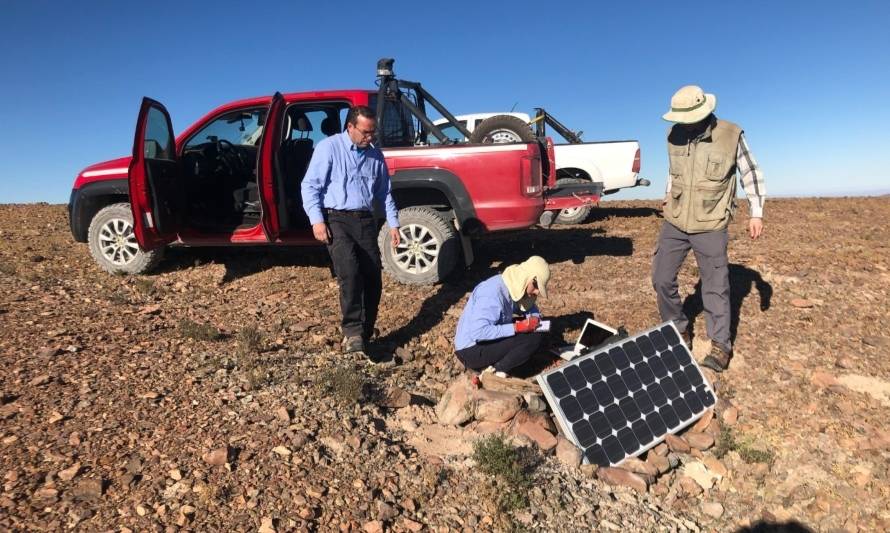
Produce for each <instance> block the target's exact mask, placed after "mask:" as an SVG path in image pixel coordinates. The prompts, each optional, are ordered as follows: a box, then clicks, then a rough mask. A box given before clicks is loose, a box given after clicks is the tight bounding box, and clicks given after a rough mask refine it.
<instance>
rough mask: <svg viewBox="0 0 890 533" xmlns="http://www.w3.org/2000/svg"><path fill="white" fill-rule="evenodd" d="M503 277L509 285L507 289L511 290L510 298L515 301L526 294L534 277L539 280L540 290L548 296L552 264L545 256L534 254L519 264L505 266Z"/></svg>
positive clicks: (543, 295)
mask: <svg viewBox="0 0 890 533" xmlns="http://www.w3.org/2000/svg"><path fill="white" fill-rule="evenodd" d="M501 277H503V279H504V284H505V285H507V290H508V291H510V298H512V299H513V301H515V302H518V301H519V300H520V299H522V297H523V296H525V288H526V286H528V283H529V282H530V281H531V280H532V279H534V280H536V281H537V282H538V292H540V293H541V296H542V297H544V298H546V297H547V283H548V282H549V281H550V265H548V264H547V261H545V260H544V258H543V257H541V256H538V255H533V256H531V257H529V258H528V259H526V260H525V261H523V262H522V263H519V264H518V265H511V266H508V267H507V268H505V269H504V273H503V274H501Z"/></svg>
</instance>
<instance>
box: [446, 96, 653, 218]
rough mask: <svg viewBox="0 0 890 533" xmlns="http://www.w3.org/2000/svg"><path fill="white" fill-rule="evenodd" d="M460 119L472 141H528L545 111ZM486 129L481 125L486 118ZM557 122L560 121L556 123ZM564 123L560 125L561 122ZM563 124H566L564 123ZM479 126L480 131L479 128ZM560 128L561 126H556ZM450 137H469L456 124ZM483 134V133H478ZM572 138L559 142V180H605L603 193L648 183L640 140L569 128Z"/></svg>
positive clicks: (584, 212) (585, 210)
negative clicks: (601, 137) (584, 137)
mask: <svg viewBox="0 0 890 533" xmlns="http://www.w3.org/2000/svg"><path fill="white" fill-rule="evenodd" d="M456 118H457V119H458V121H459V122H460V123H461V124H462V125H463V126H465V127H466V128H467V130H468V131H469V132H470V133H471V134H472V135H471V138H470V139H469V140H470V141H472V142H492V143H510V142H525V141H528V139H527V138H525V136H526V135H533V133H532V131H531V127H532V125H533V124H535V123H536V122H538V121H539V120H540V119H541V118H542V115H541V113H539V115H538V117H536V118H535V119H532V118H531V117H530V116H529V115H527V114H525V113H475V114H472V115H458V116H457V117H456ZM487 119H491V120H489V121H488V122H486V126H485V127H484V128H485V131H484V132H483V131H482V130H481V129H480V128H479V126H480V125H481V124H482V123H483V121H486V120H487ZM433 123H434V124H436V125H437V126H438V125H440V124H447V123H448V121H447V120H445V119H442V120H437V121H434V122H433ZM557 124H558V123H557ZM559 126H561V125H559ZM562 128H564V127H562ZM477 130H479V131H477ZM557 131H559V130H557ZM442 133H444V134H445V135H447V136H448V137H450V138H453V139H458V140H466V139H464V138H463V135H461V133H460V132H459V131H458V130H457V128H455V127H454V126H446V127H443V128H442ZM477 134H482V135H477ZM568 134H569V136H570V137H572V139H569V138H567V139H566V140H567V141H570V142H568V143H566V144H556V145H555V146H554V148H555V155H556V168H557V176H558V178H559V180H558V181H557V183H560V182H561V183H572V182H578V181H582V180H583V181H593V182H600V183H602V184H603V194H612V193H616V192H618V191H619V190H621V189H626V188H629V187H639V186H647V185H649V180H647V179H644V178H641V177H640V176H639V173H640V143H639V142H637V141H601V142H581V140H580V134H576V133H574V132H568ZM589 213H590V207H577V208H574V209H565V210H563V211H562V212H560V214H559V215H558V216H557V218H556V222H557V223H561V224H578V223H580V222H583V221H584V220H585V219H586V218H587V216H588V215H589Z"/></svg>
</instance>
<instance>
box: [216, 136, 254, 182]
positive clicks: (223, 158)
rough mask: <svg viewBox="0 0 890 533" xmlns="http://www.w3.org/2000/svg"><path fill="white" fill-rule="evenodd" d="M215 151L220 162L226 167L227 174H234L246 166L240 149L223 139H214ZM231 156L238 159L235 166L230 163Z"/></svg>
mask: <svg viewBox="0 0 890 533" xmlns="http://www.w3.org/2000/svg"><path fill="white" fill-rule="evenodd" d="M216 153H217V155H218V157H219V162H220V164H221V165H222V166H224V167H225V168H226V170H227V171H228V172H229V175H235V174H236V173H238V172H240V171H241V170H242V169H244V168H245V167H246V166H247V163H246V162H245V160H244V154H242V153H241V150H239V149H238V147H237V146H235V145H234V144H232V143H230V142H229V141H227V140H225V139H219V140H218V141H216ZM230 154H231V155H230ZM231 156H234V157H235V158H236V159H237V160H238V164H237V168H236V166H235V165H233V164H232V162H231Z"/></svg>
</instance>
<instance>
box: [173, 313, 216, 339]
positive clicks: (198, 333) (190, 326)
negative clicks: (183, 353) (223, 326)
mask: <svg viewBox="0 0 890 533" xmlns="http://www.w3.org/2000/svg"><path fill="white" fill-rule="evenodd" d="M178 329H179V334H180V335H182V336H183V337H184V338H186V339H194V340H196V341H216V340H219V339H221V338H222V334H221V333H220V332H219V330H218V329H216V328H215V327H213V326H211V325H210V324H202V323H200V322H195V321H194V320H190V319H188V318H186V319H183V320H180V321H179V328H178Z"/></svg>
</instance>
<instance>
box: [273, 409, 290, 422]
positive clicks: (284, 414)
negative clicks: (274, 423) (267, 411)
mask: <svg viewBox="0 0 890 533" xmlns="http://www.w3.org/2000/svg"><path fill="white" fill-rule="evenodd" d="M275 418H277V419H278V420H281V421H282V422H284V423H285V424H289V423H290V420H291V418H290V411H288V410H287V407H285V406H283V405H282V406H281V407H279V408H278V409H276V410H275Z"/></svg>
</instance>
